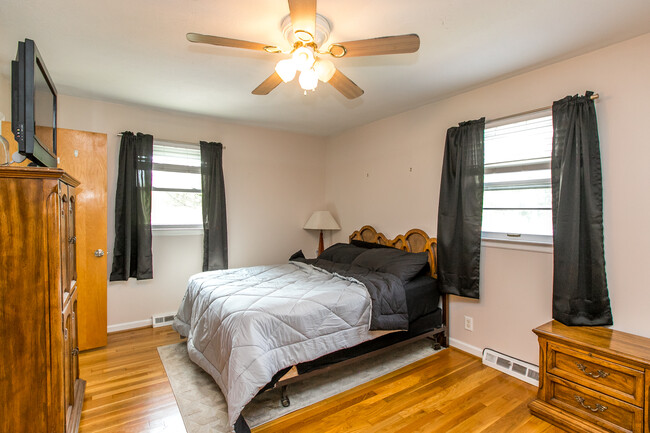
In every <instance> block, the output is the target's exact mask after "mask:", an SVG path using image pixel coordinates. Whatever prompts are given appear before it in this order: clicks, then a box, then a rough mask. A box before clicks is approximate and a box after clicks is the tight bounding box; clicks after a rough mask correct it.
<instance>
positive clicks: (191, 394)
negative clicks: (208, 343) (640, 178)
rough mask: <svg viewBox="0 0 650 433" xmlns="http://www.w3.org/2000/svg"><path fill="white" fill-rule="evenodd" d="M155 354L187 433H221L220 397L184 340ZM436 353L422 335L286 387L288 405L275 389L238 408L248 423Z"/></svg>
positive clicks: (270, 417)
mask: <svg viewBox="0 0 650 433" xmlns="http://www.w3.org/2000/svg"><path fill="white" fill-rule="evenodd" d="M158 353H159V355H160V359H161V360H162V363H163V365H164V366H165V371H166V372H167V376H168V377H169V382H170V383H171V386H172V390H173V391H174V396H175V397H176V402H177V403H178V408H179V410H180V412H181V416H182V417H183V422H184V424H185V428H186V430H187V432H188V433H208V432H210V433H227V432H229V431H230V430H229V426H228V413H227V407H226V401H225V399H224V397H223V394H222V393H221V390H219V387H218V386H217V384H216V383H215V382H214V380H213V379H212V377H211V376H210V375H209V374H207V373H206V372H204V371H203V370H202V369H201V368H200V367H199V366H198V365H196V364H194V363H193V362H192V361H191V360H190V359H189V357H188V355H187V345H186V343H178V344H172V345H169V346H161V347H159V348H158ZM434 353H436V351H435V350H433V349H432V347H431V342H430V341H428V340H426V339H424V340H419V341H415V342H413V343H411V344H408V345H405V346H402V347H400V348H397V349H395V350H391V351H388V352H386V353H384V354H381V355H378V356H375V357H373V358H370V359H366V360H363V361H360V362H358V363H354V364H352V365H351V366H350V367H349V368H341V369H338V370H334V371H330V372H328V373H324V374H321V375H317V376H315V377H312V378H309V379H306V380H303V381H301V382H298V383H295V384H292V385H291V386H289V393H288V394H289V398H290V400H291V405H290V406H289V407H286V408H285V407H282V404H281V403H280V390H279V389H274V390H270V391H267V392H265V393H263V394H261V395H258V396H257V397H255V398H254V399H253V401H251V402H250V403H249V404H248V405H247V406H246V408H245V409H244V412H243V415H244V418H245V419H246V421H247V422H248V424H249V425H250V426H251V427H255V426H258V425H261V424H264V423H266V422H268V421H271V420H274V419H276V418H279V417H281V416H283V415H286V414H288V413H290V412H293V411H296V410H298V409H301V408H303V407H306V406H309V405H311V404H314V403H316V402H318V401H321V400H325V399H326V398H329V397H331V396H333V395H336V394H339V393H341V392H343V391H347V390H348V389H352V388H354V387H355V386H358V385H361V384H363V383H366V382H369V381H371V380H373V379H376V378H378V377H380V376H383V375H385V374H388V373H390V372H393V371H395V370H398V369H400V368H402V367H405V366H407V365H408V364H411V363H413V362H415V361H418V360H420V359H422V358H425V357H427V356H431V355H433V354H434Z"/></svg>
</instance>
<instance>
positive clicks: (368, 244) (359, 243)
mask: <svg viewBox="0 0 650 433" xmlns="http://www.w3.org/2000/svg"><path fill="white" fill-rule="evenodd" d="M350 243H351V244H352V245H355V246H357V247H361V248H365V249H368V250H369V249H372V248H393V247H391V246H389V245H382V244H376V243H374V242H366V241H360V240H357V239H352V240H351V241H350ZM393 249H394V248H393Z"/></svg>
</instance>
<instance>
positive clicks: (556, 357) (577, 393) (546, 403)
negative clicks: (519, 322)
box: [528, 321, 650, 433]
mask: <svg viewBox="0 0 650 433" xmlns="http://www.w3.org/2000/svg"><path fill="white" fill-rule="evenodd" d="M533 332H535V334H537V336H538V337H539V345H540V355H539V391H538V394H537V399H536V400H534V401H532V402H531V403H530V404H529V406H528V407H529V408H530V411H531V412H532V413H533V414H534V415H536V416H538V417H540V418H542V419H544V420H546V421H548V422H550V423H552V424H554V425H556V426H558V427H560V428H563V429H565V430H567V431H569V432H589V433H595V432H599V433H601V432H634V433H650V429H649V427H648V422H649V420H650V418H649V417H650V414H649V412H648V411H649V408H650V339H648V338H644V337H639V336H636V335H632V334H628V333H625V332H620V331H614V330H611V329H607V328H603V327H582V326H579V327H571V326H565V325H563V324H561V323H559V322H556V321H552V322H549V323H546V324H544V325H542V326H540V327H539V328H536V329H534V330H533Z"/></svg>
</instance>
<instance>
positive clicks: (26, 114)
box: [11, 39, 57, 167]
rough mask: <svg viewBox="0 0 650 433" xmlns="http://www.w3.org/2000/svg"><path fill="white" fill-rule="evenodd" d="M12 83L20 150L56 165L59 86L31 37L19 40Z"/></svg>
mask: <svg viewBox="0 0 650 433" xmlns="http://www.w3.org/2000/svg"><path fill="white" fill-rule="evenodd" d="M11 87H12V98H11V101H12V104H11V119H12V120H11V124H12V125H11V127H12V130H13V133H14V137H15V138H16V141H17V142H18V152H20V153H21V154H22V155H25V156H26V157H27V158H29V159H30V160H31V161H32V163H33V164H34V165H39V166H44V167H56V166H57V157H56V155H57V149H56V147H57V146H56V107H57V106H56V88H55V87H54V83H53V82H52V78H51V77H50V75H49V73H48V72H47V68H46V67H45V63H43V58H42V57H41V54H40V53H39V52H38V49H37V48H36V44H34V41H32V40H31V39H25V42H18V53H17V55H16V60H15V61H14V62H12V64H11Z"/></svg>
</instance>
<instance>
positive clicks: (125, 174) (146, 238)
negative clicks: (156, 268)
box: [110, 131, 153, 281]
mask: <svg viewBox="0 0 650 433" xmlns="http://www.w3.org/2000/svg"><path fill="white" fill-rule="evenodd" d="M152 154H153V136H151V135H148V134H141V133H138V134H137V135H134V134H133V133H132V132H130V131H125V132H123V133H122V142H121V143H120V160H119V168H118V174H117V191H116V194H115V244H114V247H113V268H112V270H111V276H110V281H126V280H128V279H129V278H131V277H133V278H137V279H138V280H146V279H151V278H153V263H152V255H151V167H152Z"/></svg>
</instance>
